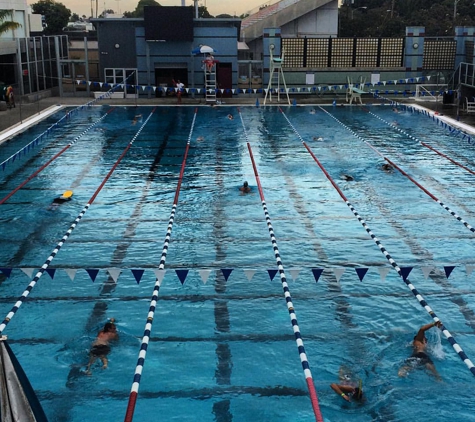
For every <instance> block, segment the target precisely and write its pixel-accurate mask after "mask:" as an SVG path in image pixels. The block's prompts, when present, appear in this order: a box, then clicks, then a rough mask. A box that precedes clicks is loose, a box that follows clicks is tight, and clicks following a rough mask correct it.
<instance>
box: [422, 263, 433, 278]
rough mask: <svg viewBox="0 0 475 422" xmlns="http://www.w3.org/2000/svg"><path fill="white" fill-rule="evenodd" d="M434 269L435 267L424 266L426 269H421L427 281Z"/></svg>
mask: <svg viewBox="0 0 475 422" xmlns="http://www.w3.org/2000/svg"><path fill="white" fill-rule="evenodd" d="M433 269H434V267H433V266H424V267H421V270H422V274H424V278H425V279H426V280H427V279H428V278H429V274H430V273H431V271H432V270H433Z"/></svg>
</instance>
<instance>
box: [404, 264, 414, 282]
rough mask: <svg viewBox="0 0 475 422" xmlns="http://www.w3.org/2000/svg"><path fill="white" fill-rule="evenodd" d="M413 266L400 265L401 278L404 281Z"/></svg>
mask: <svg viewBox="0 0 475 422" xmlns="http://www.w3.org/2000/svg"><path fill="white" fill-rule="evenodd" d="M413 268H414V267H402V268H401V275H402V279H403V280H404V281H406V279H407V277H409V274H410V273H411V271H412V269H413Z"/></svg>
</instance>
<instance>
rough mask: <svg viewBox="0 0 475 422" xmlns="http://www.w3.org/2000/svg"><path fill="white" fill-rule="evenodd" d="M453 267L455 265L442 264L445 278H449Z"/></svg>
mask: <svg viewBox="0 0 475 422" xmlns="http://www.w3.org/2000/svg"><path fill="white" fill-rule="evenodd" d="M454 268H455V265H447V266H446V265H444V271H445V276H446V277H447V278H449V276H450V274H451V273H452V271H453V270H454Z"/></svg>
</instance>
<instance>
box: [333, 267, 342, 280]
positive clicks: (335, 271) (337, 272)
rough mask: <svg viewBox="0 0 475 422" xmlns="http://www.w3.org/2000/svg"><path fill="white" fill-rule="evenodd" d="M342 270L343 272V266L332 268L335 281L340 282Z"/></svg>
mask: <svg viewBox="0 0 475 422" xmlns="http://www.w3.org/2000/svg"><path fill="white" fill-rule="evenodd" d="M344 272H345V269H344V268H333V274H335V277H336V281H337V282H338V283H339V282H340V278H341V276H342V275H343V273H344Z"/></svg>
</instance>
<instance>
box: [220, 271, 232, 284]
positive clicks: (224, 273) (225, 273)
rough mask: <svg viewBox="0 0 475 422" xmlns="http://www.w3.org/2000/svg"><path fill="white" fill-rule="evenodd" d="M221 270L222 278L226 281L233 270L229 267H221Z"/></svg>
mask: <svg viewBox="0 0 475 422" xmlns="http://www.w3.org/2000/svg"><path fill="white" fill-rule="evenodd" d="M221 272H222V273H223V276H224V279H225V280H226V281H228V278H229V276H230V275H231V273H232V272H233V270H232V269H229V268H221Z"/></svg>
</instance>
